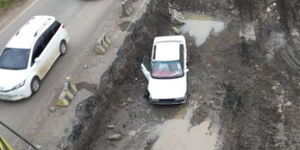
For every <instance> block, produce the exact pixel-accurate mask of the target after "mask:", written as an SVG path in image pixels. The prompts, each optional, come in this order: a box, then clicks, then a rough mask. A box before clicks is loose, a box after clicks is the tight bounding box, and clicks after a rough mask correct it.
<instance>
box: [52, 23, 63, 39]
mask: <svg viewBox="0 0 300 150" xmlns="http://www.w3.org/2000/svg"><path fill="white" fill-rule="evenodd" d="M60 26H61V23H59V22H58V21H55V22H54V23H53V24H52V25H51V26H50V27H49V37H50V38H52V37H53V36H54V35H55V33H56V32H57V30H58V29H59V27H60Z"/></svg>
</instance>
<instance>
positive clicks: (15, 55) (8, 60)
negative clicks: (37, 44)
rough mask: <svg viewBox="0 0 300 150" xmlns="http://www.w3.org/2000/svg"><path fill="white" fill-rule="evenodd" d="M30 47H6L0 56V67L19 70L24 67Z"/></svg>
mask: <svg viewBox="0 0 300 150" xmlns="http://www.w3.org/2000/svg"><path fill="white" fill-rule="evenodd" d="M29 53H30V49H17V48H6V49H4V50H3V53H2V54H1V56H0V68H2V69H11V70H20V69H26V68H27V64H28V58H29Z"/></svg>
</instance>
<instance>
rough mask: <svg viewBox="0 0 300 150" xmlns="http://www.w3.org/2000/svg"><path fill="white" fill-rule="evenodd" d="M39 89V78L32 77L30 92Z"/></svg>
mask: <svg viewBox="0 0 300 150" xmlns="http://www.w3.org/2000/svg"><path fill="white" fill-rule="evenodd" d="M39 89H40V80H39V79H38V78H37V77H34V78H33V79H32V81H31V92H32V94H35V93H37V92H38V91H39Z"/></svg>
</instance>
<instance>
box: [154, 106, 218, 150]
mask: <svg viewBox="0 0 300 150" xmlns="http://www.w3.org/2000/svg"><path fill="white" fill-rule="evenodd" d="M197 108H198V106H197V105H193V106H192V107H190V108H184V109H182V110H181V111H179V112H178V114H177V115H176V116H175V117H174V119H171V120H167V121H165V122H164V123H163V124H162V125H159V126H158V132H159V137H158V139H157V140H156V142H155V143H154V145H153V147H152V149H153V150H165V149H171V150H183V149H187V150H198V149H199V148H200V147H201V149H205V150H215V149H217V148H218V140H219V139H218V136H219V135H218V133H219V129H220V128H219V124H218V120H219V117H218V115H217V114H216V113H214V115H211V116H209V117H207V118H206V119H205V120H204V121H203V122H202V123H200V124H199V125H194V126H193V125H192V124H191V118H192V116H193V114H194V111H195V110H196V109H197ZM212 114H213V113H212Z"/></svg>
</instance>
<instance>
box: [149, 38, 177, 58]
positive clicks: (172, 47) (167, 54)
mask: <svg viewBox="0 0 300 150" xmlns="http://www.w3.org/2000/svg"><path fill="white" fill-rule="evenodd" d="M179 44H180V43H175V42H162V43H157V44H156V50H155V61H172V60H179V59H180V51H179V49H180V48H179Z"/></svg>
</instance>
